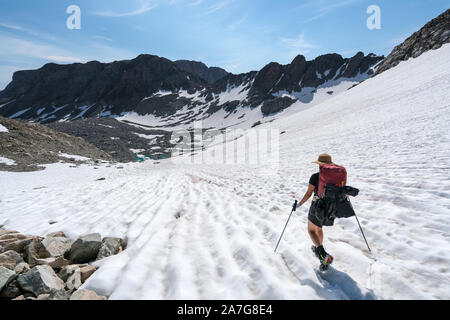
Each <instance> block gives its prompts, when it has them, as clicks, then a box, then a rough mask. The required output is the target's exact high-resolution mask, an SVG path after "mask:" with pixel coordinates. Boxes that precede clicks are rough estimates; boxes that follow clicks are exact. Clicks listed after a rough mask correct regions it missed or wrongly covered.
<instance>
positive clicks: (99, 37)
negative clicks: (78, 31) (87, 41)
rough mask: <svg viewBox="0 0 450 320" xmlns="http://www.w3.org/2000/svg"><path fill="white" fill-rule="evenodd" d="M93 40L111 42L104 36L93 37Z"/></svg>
mask: <svg viewBox="0 0 450 320" xmlns="http://www.w3.org/2000/svg"><path fill="white" fill-rule="evenodd" d="M94 38H95V39H99V40H105V41H109V42H112V41H113V39H111V38H108V37H104V36H94Z"/></svg>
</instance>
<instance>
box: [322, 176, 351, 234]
mask: <svg viewBox="0 0 450 320" xmlns="http://www.w3.org/2000/svg"><path fill="white" fill-rule="evenodd" d="M358 194H359V190H358V189H356V188H353V187H350V186H344V187H337V186H335V185H331V184H328V185H326V186H325V196H324V197H323V198H321V199H318V200H317V201H315V203H314V211H315V215H316V218H317V219H318V220H319V221H323V222H324V225H333V222H334V219H335V218H350V217H353V216H354V215H355V211H354V210H353V206H352V204H351V202H350V200H349V199H348V197H347V195H349V196H352V197H356V196H357V195H358Z"/></svg>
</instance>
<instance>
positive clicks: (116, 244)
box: [97, 238, 122, 260]
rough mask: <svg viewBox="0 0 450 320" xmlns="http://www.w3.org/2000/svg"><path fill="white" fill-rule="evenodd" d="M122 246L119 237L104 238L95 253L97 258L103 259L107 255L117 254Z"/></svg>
mask: <svg viewBox="0 0 450 320" xmlns="http://www.w3.org/2000/svg"><path fill="white" fill-rule="evenodd" d="M121 247H122V239H120V238H104V239H103V242H102V246H101V247H100V250H99V252H98V255H97V260H101V259H104V258H106V257H109V256H113V255H115V254H118V253H119V252H120V250H121Z"/></svg>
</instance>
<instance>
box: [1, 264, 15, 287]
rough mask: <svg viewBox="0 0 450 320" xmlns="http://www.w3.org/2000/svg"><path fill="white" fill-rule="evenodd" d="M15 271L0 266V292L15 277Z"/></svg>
mask: <svg viewBox="0 0 450 320" xmlns="http://www.w3.org/2000/svg"><path fill="white" fill-rule="evenodd" d="M16 276H17V275H16V273H15V272H14V271H12V270H9V269H8V268H5V267H1V266H0V292H2V290H3V288H5V287H6V286H7V285H8V284H9V283H10V282H11V281H13V280H14V279H15V278H16Z"/></svg>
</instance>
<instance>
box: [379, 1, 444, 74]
mask: <svg viewBox="0 0 450 320" xmlns="http://www.w3.org/2000/svg"><path fill="white" fill-rule="evenodd" d="M449 42H450V9H448V10H447V11H445V12H444V13H442V14H441V15H439V16H438V17H436V18H435V19H433V20H431V21H430V22H428V23H427V24H426V25H425V26H424V27H423V28H421V29H420V30H419V31H417V32H415V33H414V34H413V35H412V36H411V37H409V38H408V39H406V40H405V41H404V42H403V43H402V44H400V45H398V46H397V47H395V48H394V50H393V51H392V52H391V54H390V55H389V56H388V57H387V58H386V60H384V61H383V62H382V63H381V64H380V65H379V67H378V68H377V71H376V75H378V74H380V73H382V72H384V71H386V70H389V69H391V68H393V67H395V66H397V65H398V64H399V63H400V62H402V61H406V60H408V59H410V58H417V57H418V56H420V55H422V54H423V53H425V52H427V51H429V50H435V49H439V48H440V47H442V45H444V44H446V43H449Z"/></svg>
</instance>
